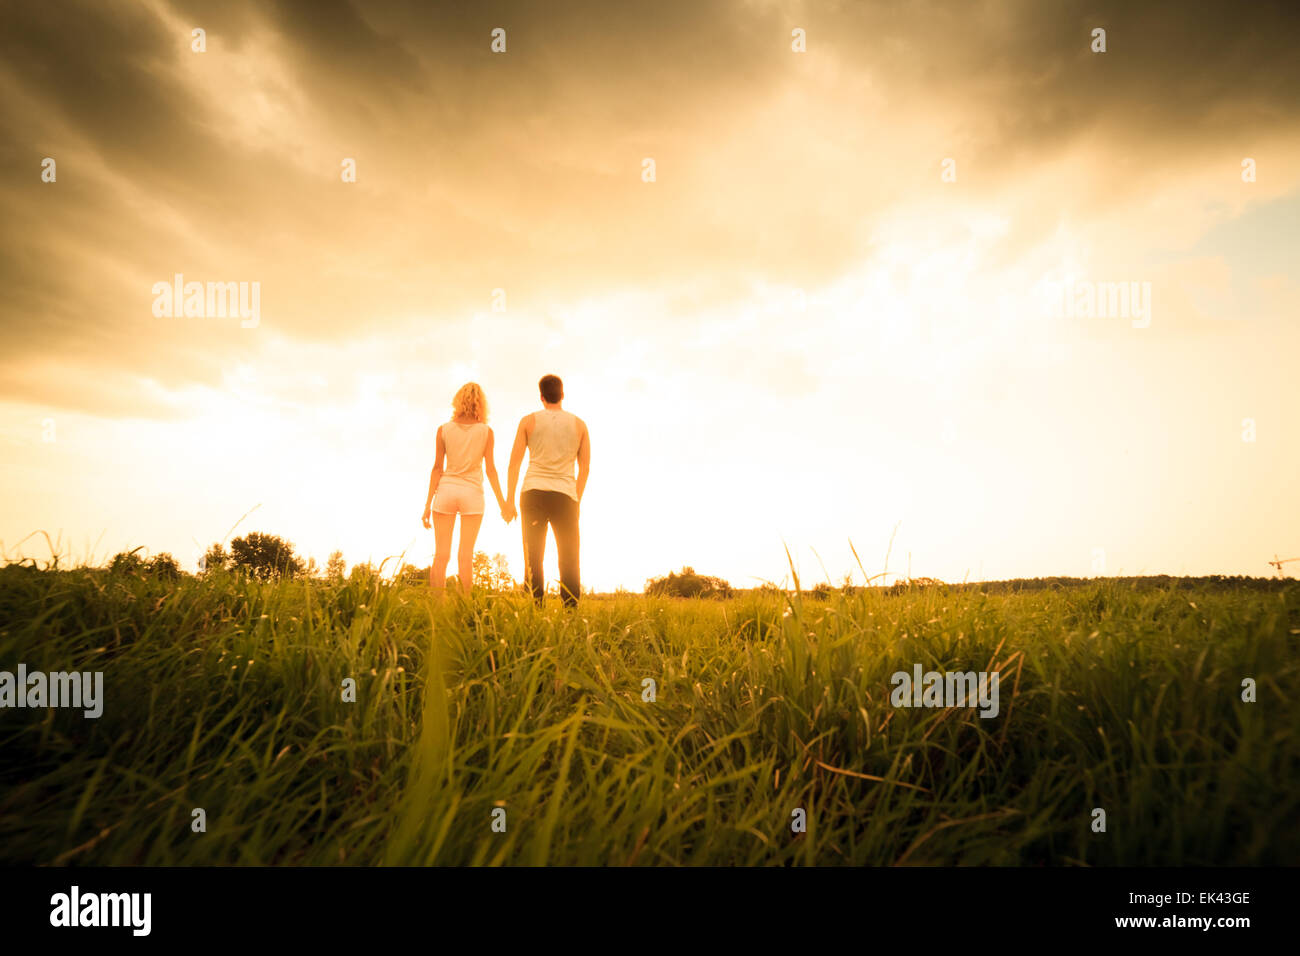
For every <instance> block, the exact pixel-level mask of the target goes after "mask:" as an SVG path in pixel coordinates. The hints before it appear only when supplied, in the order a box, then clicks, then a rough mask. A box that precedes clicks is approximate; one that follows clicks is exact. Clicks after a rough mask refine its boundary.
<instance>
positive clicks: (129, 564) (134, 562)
mask: <svg viewBox="0 0 1300 956" xmlns="http://www.w3.org/2000/svg"><path fill="white" fill-rule="evenodd" d="M143 547H144V545H141V546H140V547H139V548H132V549H131V550H130V551H119V552H118V553H117V554H115V555H113V563H112V564H110V565H109V566H108V570H109V571H111V572H112V573H113V574H136V573H138V572H140V571H143V570H144V566H145V565H144V558H142V557H140V554H139V552H140V550H141V548H143Z"/></svg>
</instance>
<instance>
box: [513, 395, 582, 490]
mask: <svg viewBox="0 0 1300 956" xmlns="http://www.w3.org/2000/svg"><path fill="white" fill-rule="evenodd" d="M581 439H582V434H581V432H580V430H579V428H578V416H576V415H574V414H572V413H570V412H566V411H564V410H563V409H561V408H543V409H542V410H541V411H540V412H537V413H535V414H534V415H533V430H532V432H531V433H530V434H529V435H528V473H527V474H526V475H524V484H523V487H522V488H521V489H520V490H521V491H561V492H563V493H564V494H566V495H568V496H569V497H570V498H572V499H573V500H574V501H577V500H578V480H577V478H575V477H574V473H573V470H574V465H575V463H576V462H577V460H578V443H579V442H580V441H581Z"/></svg>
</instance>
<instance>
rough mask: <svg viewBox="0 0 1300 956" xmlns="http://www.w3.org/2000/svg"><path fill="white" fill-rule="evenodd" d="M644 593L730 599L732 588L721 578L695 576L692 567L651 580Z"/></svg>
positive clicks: (660, 595) (646, 584)
mask: <svg viewBox="0 0 1300 956" xmlns="http://www.w3.org/2000/svg"><path fill="white" fill-rule="evenodd" d="M645 593H646V594H650V595H655V596H659V597H731V595H732V587H731V585H730V584H728V583H727V582H726V581H724V580H723V579H722V578H715V577H710V576H709V575H707V574H697V573H696V572H695V569H694V568H692V567H689V566H687V567H684V568H682V570H681V572H680V573H678V572H675V571H670V572H668V574H667V575H666V576H665V577H662V578H651V579H650V580H649V581H646V583H645Z"/></svg>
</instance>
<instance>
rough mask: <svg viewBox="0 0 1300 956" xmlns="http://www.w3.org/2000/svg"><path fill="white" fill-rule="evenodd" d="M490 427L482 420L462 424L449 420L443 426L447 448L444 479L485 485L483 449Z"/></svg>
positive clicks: (477, 485) (443, 471)
mask: <svg viewBox="0 0 1300 956" xmlns="http://www.w3.org/2000/svg"><path fill="white" fill-rule="evenodd" d="M487 439H488V427H487V426H486V425H484V424H483V423H482V422H474V423H473V424H471V425H461V424H459V423H458V422H447V423H446V424H445V425H443V426H442V443H443V445H445V446H446V448H447V460H446V461H445V462H444V463H443V470H442V479H443V480H444V481H445V480H446V479H448V478H450V479H452V480H453V481H461V482H466V483H468V484H471V485H474V486H475V487H477V488H482V487H483V451H484V449H486V448H487Z"/></svg>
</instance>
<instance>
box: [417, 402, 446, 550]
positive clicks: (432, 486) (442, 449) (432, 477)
mask: <svg viewBox="0 0 1300 956" xmlns="http://www.w3.org/2000/svg"><path fill="white" fill-rule="evenodd" d="M446 454H447V446H446V445H445V444H443V441H442V426H441V425H439V426H438V451H437V454H436V457H435V458H434V460H433V470H432V471H431V472H429V494H428V497H426V498H425V499H424V517H423V518H421V519H420V520H421V521H423V522H424V526H425V527H426V528H427V527H429V516H430V515H431V514H432V512H433V493H434V492H435V491H437V490H438V481H439V480H440V479H441V478H442V461H443V458H444V457H445V456H446Z"/></svg>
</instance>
